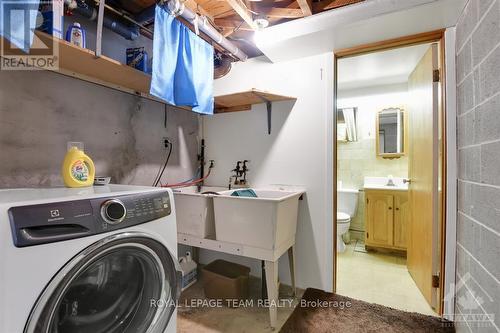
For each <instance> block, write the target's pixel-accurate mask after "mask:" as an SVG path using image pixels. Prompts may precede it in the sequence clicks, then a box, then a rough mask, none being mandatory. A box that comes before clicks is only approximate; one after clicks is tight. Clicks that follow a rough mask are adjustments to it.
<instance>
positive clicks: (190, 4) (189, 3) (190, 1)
mask: <svg viewBox="0 0 500 333" xmlns="http://www.w3.org/2000/svg"><path fill="white" fill-rule="evenodd" d="M184 5H185V6H186V7H187V8H189V9H191V10H192V11H193V12H195V13H198V14H200V15H203V16H205V17H206V18H207V19H209V20H210V21H212V22H213V21H214V17H213V16H212V15H211V14H210V13H209V12H208V11H206V10H205V9H204V8H203V7H202V6H200V5H199V4H198V3H197V2H196V1H195V0H186V1H185V2H184Z"/></svg>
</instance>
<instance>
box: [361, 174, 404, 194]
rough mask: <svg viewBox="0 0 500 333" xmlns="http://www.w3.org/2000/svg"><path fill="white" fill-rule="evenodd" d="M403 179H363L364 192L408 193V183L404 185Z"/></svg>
mask: <svg viewBox="0 0 500 333" xmlns="http://www.w3.org/2000/svg"><path fill="white" fill-rule="evenodd" d="M403 179H404V178H398V177H392V178H389V177H365V181H364V185H363V188H364V189H365V190H390V191H408V183H404V182H403ZM391 180H392V182H391Z"/></svg>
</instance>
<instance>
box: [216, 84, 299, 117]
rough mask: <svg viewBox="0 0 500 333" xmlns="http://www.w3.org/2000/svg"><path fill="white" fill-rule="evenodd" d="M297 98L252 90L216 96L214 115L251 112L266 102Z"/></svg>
mask: <svg viewBox="0 0 500 333" xmlns="http://www.w3.org/2000/svg"><path fill="white" fill-rule="evenodd" d="M295 100H297V98H295V97H289V96H283V95H277V94H272V93H269V92H266V91H260V90H257V89H252V90H249V91H244V92H239V93H235V94H229V95H223V96H216V97H215V110H214V113H227V112H238V111H249V110H251V109H252V105H254V104H262V103H266V102H281V101H295Z"/></svg>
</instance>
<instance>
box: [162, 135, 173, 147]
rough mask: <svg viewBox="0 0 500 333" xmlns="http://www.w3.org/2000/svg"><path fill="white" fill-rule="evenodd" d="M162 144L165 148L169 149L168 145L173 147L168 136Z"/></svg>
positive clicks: (163, 139)
mask: <svg viewBox="0 0 500 333" xmlns="http://www.w3.org/2000/svg"><path fill="white" fill-rule="evenodd" d="M161 144H162V145H163V147H165V148H168V145H171V144H172V141H170V139H169V138H167V137H166V136H164V137H163V138H162V139H161Z"/></svg>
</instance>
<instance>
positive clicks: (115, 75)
mask: <svg viewBox="0 0 500 333" xmlns="http://www.w3.org/2000/svg"><path fill="white" fill-rule="evenodd" d="M35 34H36V37H38V38H39V39H40V40H41V41H42V42H43V43H44V44H46V45H51V44H52V43H53V42H54V43H55V45H56V47H57V48H58V51H57V52H58V60H59V69H57V70H53V71H54V72H57V73H61V74H63V75H67V76H72V77H75V78H78V79H81V80H84V81H88V82H92V83H95V84H99V85H103V86H106V87H110V88H113V89H117V90H120V91H124V92H127V93H131V94H134V95H138V96H141V97H145V98H149V99H152V100H156V101H158V102H161V103H165V101H163V100H161V99H159V98H157V97H155V96H152V95H150V94H149V88H150V85H151V75H149V74H146V73H144V72H141V71H139V70H136V69H135V68H132V67H130V66H127V65H126V64H122V63H121V62H119V61H117V60H114V59H111V58H109V57H106V56H104V55H101V56H100V57H96V56H95V53H94V51H92V50H88V49H84V48H81V47H78V46H76V45H73V44H71V43H68V42H66V41H65V40H62V39H59V38H56V37H53V36H51V35H48V34H46V33H44V32H41V31H35ZM295 100H296V98H295V97H289V96H283V95H278V94H273V93H269V92H266V91H260V90H257V89H252V90H249V91H244V92H239V93H234V94H229V95H224V96H217V97H215V108H214V113H227V112H237V111H249V110H251V108H252V105H254V104H262V103H266V102H279V101H295ZM179 108H181V109H186V110H190V109H191V108H189V107H182V106H181V107H179Z"/></svg>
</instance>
